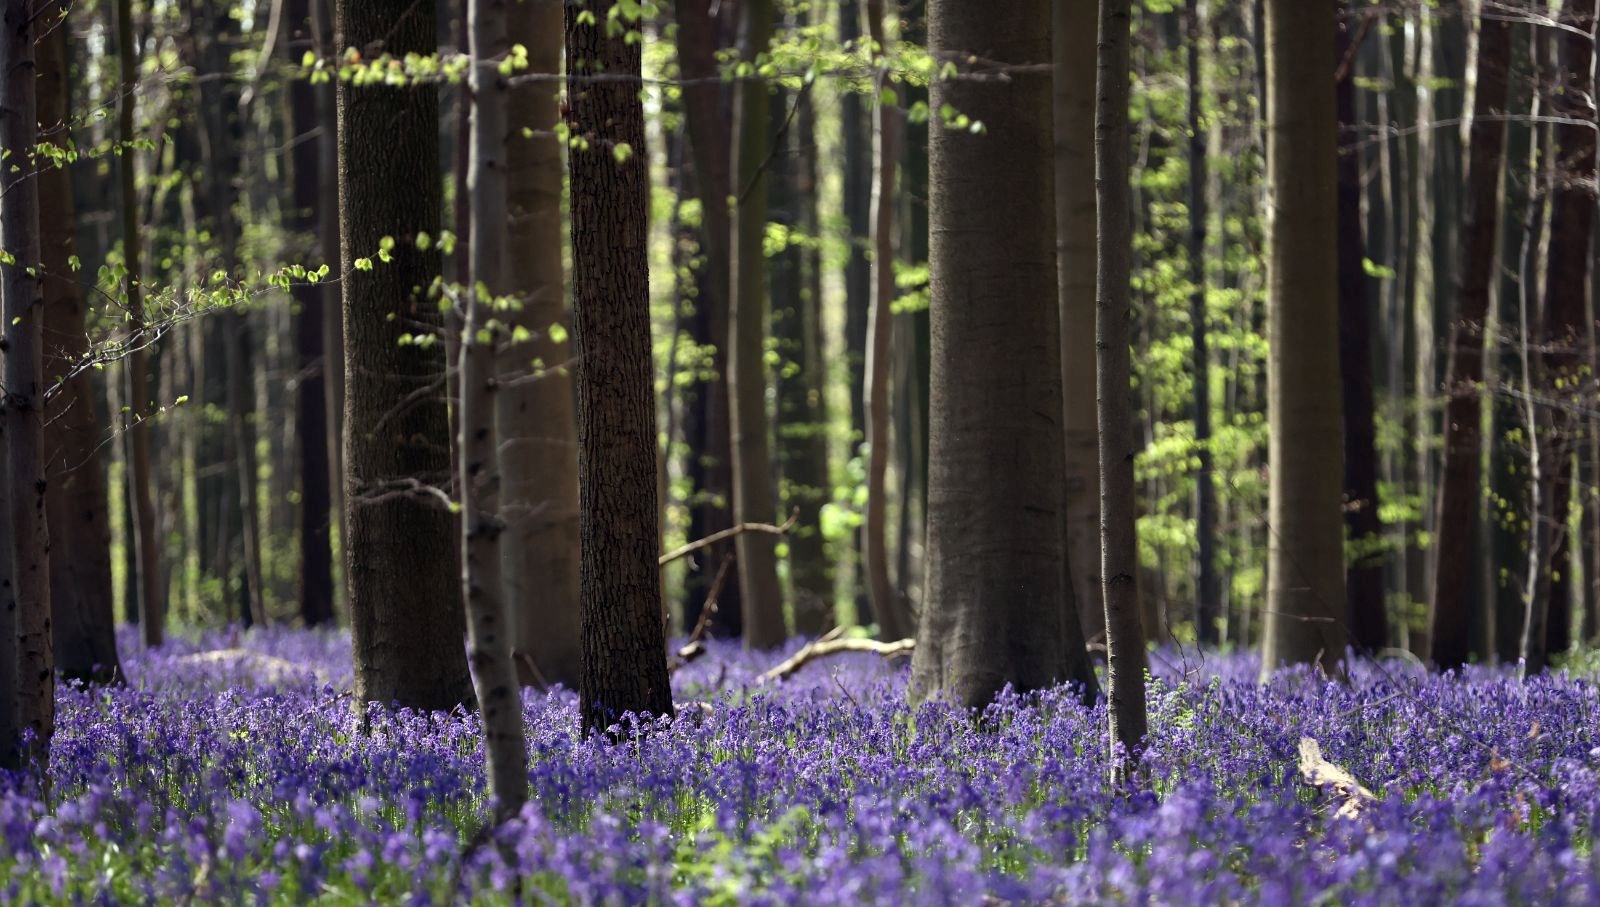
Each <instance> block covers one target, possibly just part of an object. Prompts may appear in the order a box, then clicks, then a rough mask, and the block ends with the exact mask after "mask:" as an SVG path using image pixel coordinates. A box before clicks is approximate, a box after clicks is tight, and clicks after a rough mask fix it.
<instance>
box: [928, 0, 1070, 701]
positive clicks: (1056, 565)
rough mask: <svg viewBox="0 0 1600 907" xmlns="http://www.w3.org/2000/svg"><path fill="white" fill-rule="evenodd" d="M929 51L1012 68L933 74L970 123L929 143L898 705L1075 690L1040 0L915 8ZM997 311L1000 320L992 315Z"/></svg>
mask: <svg viewBox="0 0 1600 907" xmlns="http://www.w3.org/2000/svg"><path fill="white" fill-rule="evenodd" d="M928 39H929V42H928V43H929V48H930V50H931V52H932V53H933V54H934V55H935V56H936V57H938V58H940V59H965V57H966V55H968V54H978V55H980V56H981V57H983V58H984V59H985V60H986V61H992V64H993V65H998V66H1013V67H1019V68H1018V69H1016V70H1014V71H1013V73H1012V75H1011V77H1010V78H1009V79H1006V80H999V79H992V78H982V77H981V76H978V77H975V76H973V75H971V74H967V75H964V76H957V77H955V78H951V79H941V80H937V81H935V82H934V83H933V84H932V85H931V87H930V94H931V105H930V106H931V107H932V109H934V110H940V109H942V108H943V105H945V104H949V105H950V106H952V107H954V108H955V109H956V110H959V111H961V112H962V113H964V114H967V115H968V116H970V117H972V118H973V119H976V120H979V121H981V122H982V123H983V124H984V127H985V130H986V131H985V132H984V134H982V135H974V134H972V133H970V132H968V131H965V130H955V129H944V128H937V127H936V128H934V129H932V130H930V133H931V135H930V139H929V185H930V188H931V191H930V193H929V202H930V210H929V219H930V227H929V240H930V248H929V268H930V277H931V284H930V294H931V305H932V308H931V313H930V314H931V330H930V337H931V341H932V350H931V356H932V385H931V389H930V390H931V398H930V415H929V450H928V461H929V462H928V554H927V563H928V579H927V583H928V585H927V595H926V599H925V604H924V605H923V613H922V615H921V619H920V621H919V622H918V627H917V647H916V653H915V655H914V656H913V659H912V667H911V692H912V696H913V697H914V698H916V699H924V698H927V697H929V696H934V695H943V696H946V697H948V698H950V699H951V700H953V701H955V702H959V703H962V704H963V705H967V706H973V707H981V706H982V705H984V704H985V703H987V702H989V701H990V699H992V698H993V696H994V695H995V694H996V693H997V692H999V691H1000V690H1001V689H1002V688H1003V687H1004V686H1005V685H1006V684H1007V683H1010V684H1012V685H1013V686H1014V687H1015V688H1016V689H1017V690H1019V691H1027V690H1032V689H1038V688H1040V687H1043V686H1048V685H1050V684H1053V683H1057V682H1060V681H1064V680H1072V681H1076V682H1078V683H1080V684H1082V685H1083V686H1084V687H1085V689H1086V690H1092V688H1093V673H1092V672H1091V671H1090V670H1089V662H1088V658H1087V656H1086V654H1085V652H1084V649H1083V640H1082V638H1081V634H1080V633H1079V631H1078V627H1077V625H1076V624H1075V623H1074V622H1072V621H1067V620H1063V619H1062V617H1063V615H1062V608H1061V602H1062V601H1063V596H1064V594H1065V591H1064V589H1063V586H1062V584H1063V582H1064V581H1065V571H1064V570H1063V567H1062V558H1063V556H1064V554H1063V552H1064V548H1063V545H1062V540H1061V528H1062V517H1061V494H1062V491H1061V478H1060V477H1061V470H1062V428H1061V416H1060V414H1061V412H1062V403H1061V371H1060V360H1059V356H1060V347H1059V342H1060V336H1061V335H1060V323H1059V316H1058V313H1057V296H1056V266H1055V254H1054V252H1055V250H1054V245H1053V243H1054V232H1055V231H1054V215H1055V210H1054V204H1053V198H1054V193H1053V191H1051V188H1050V187H1051V185H1052V181H1053V174H1052V161H1051V155H1050V131H1049V130H1050V126H1049V123H1050V90H1051V87H1050V76H1049V72H1048V69H1041V68H1040V66H1039V64H1048V62H1049V60H1050V8H1049V4H1048V2H1046V0H1026V2H1018V3H1011V4H1006V5H1004V6H1003V7H979V6H977V5H974V4H970V3H961V2H957V0H932V2H930V3H929V4H928ZM996 313H1003V317H996Z"/></svg>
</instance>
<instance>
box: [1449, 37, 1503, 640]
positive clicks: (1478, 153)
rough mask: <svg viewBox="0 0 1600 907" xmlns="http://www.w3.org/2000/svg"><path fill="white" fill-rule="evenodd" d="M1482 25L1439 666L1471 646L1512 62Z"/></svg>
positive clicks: (1452, 374)
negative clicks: (1489, 335)
mask: <svg viewBox="0 0 1600 907" xmlns="http://www.w3.org/2000/svg"><path fill="white" fill-rule="evenodd" d="M1478 33H1479V38H1478V87H1477V92H1476V93H1475V95H1474V99H1473V110H1472V134H1471V143H1470V155H1469V157H1468V161H1467V196H1466V203H1467V215H1466V220H1465V221H1464V223H1463V225H1462V228H1461V230H1462V234H1461V248H1462V250H1463V255H1462V256H1461V272H1460V275H1459V277H1458V287H1457V297H1456V318H1455V321H1454V323H1453V324H1452V325H1451V329H1450V361H1449V372H1448V375H1447V377H1446V379H1445V385H1446V388H1447V389H1448V391H1449V397H1448V400H1447V403H1446V409H1445V429H1444V430H1445V434H1444V439H1445V440H1444V470H1443V473H1444V480H1443V487H1442V488H1441V489H1440V491H1439V518H1438V520H1437V521H1436V523H1437V526H1438V533H1437V534H1436V535H1435V536H1434V545H1435V547H1434V559H1433V560H1434V576H1433V595H1432V599H1433V603H1434V604H1433V632H1432V634H1431V635H1432V638H1433V653H1432V657H1433V661H1434V663H1436V664H1437V665H1439V667H1441V668H1456V667H1460V666H1461V665H1463V664H1465V663H1466V662H1467V661H1468V659H1470V658H1471V657H1472V655H1473V652H1472V636H1471V629H1472V623H1473V620H1474V617H1473V614H1472V612H1471V609H1470V602H1471V600H1472V598H1473V595H1472V592H1471V589H1470V588H1469V587H1470V586H1471V584H1472V583H1473V581H1474V576H1473V574H1472V572H1471V571H1470V570H1467V569H1465V567H1466V565H1468V564H1470V563H1473V560H1474V559H1473V556H1472V552H1473V550H1474V548H1475V547H1476V542H1477V536H1478V525H1477V517H1478V500H1479V497H1480V495H1482V493H1483V489H1482V467H1481V465H1480V464H1481V463H1482V456H1483V450H1482V438H1481V432H1482V425H1483V398H1482V397H1481V396H1480V394H1481V392H1482V384H1483V380H1484V372H1483V355H1484V352H1483V351H1484V331H1485V325H1486V324H1487V323H1488V318H1489V289H1490V286H1491V285H1492V283H1491V282H1492V281H1493V279H1494V263H1495V254H1494V245H1495V230H1496V227H1497V218H1498V216H1499V212H1500V198H1499V196H1500V192H1499V189H1500V174H1501V169H1502V160H1503V157H1504V153H1505V122H1504V120H1503V119H1502V117H1503V116H1504V113H1505V109H1506V93H1507V79H1508V76H1509V72H1510V65H1511V24H1510V23H1509V22H1507V21H1506V20H1505V19H1504V18H1503V17H1500V16H1496V15H1484V16H1483V17H1482V20H1481V22H1480V25H1479V32H1478ZM1477 654H1478V655H1480V656H1483V655H1487V654H1488V653H1487V652H1479V653H1477Z"/></svg>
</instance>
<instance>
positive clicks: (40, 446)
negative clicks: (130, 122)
mask: <svg viewBox="0 0 1600 907" xmlns="http://www.w3.org/2000/svg"><path fill="white" fill-rule="evenodd" d="M38 23H39V20H38V17H36V16H35V15H34V10H32V9H31V8H30V4H27V3H9V4H7V5H6V7H5V10H4V12H3V13H0V26H3V27H4V34H3V35H0V147H4V148H7V149H11V151H12V152H13V154H14V155H16V157H13V158H12V159H10V160H8V162H7V163H6V165H5V166H4V167H0V196H3V202H0V251H3V252H4V257H3V258H0V296H3V297H4V300H5V308H4V317H5V324H4V329H3V333H4V341H5V347H4V348H5V389H6V395H5V396H6V399H5V408H4V419H5V430H4V442H5V446H6V447H7V448H8V451H9V452H8V457H7V459H8V460H9V466H10V468H9V470H8V471H7V473H6V479H5V481H6V483H7V484H8V485H9V486H10V487H9V489H8V490H7V493H6V495H5V497H6V498H7V500H6V503H7V504H9V505H10V509H9V512H8V513H7V514H6V519H7V520H8V523H7V525H8V526H9V528H10V530H11V538H10V540H9V542H10V543H9V544H8V545H7V546H6V549H5V551H4V552H0V554H3V556H5V557H7V558H9V559H11V561H12V564H13V566H12V571H13V572H12V581H13V585H12V587H11V592H10V595H9V596H8V598H9V600H8V601H4V602H0V607H4V608H6V609H8V610H9V609H11V608H15V609H16V618H15V620H16V640H17V643H16V645H17V650H18V651H17V658H16V661H15V664H16V666H17V667H16V671H17V687H18V689H17V720H18V724H19V726H20V727H21V728H24V729H27V730H31V731H32V732H33V734H34V743H33V748H32V749H31V750H30V751H29V752H28V754H27V755H28V757H29V758H30V759H31V760H32V761H33V762H34V763H35V764H37V765H39V766H41V767H42V766H46V765H48V764H49V758H50V738H51V736H52V735H53V734H54V733H55V692H56V687H55V676H56V674H55V658H54V652H53V644H52V640H51V632H50V623H51V621H50V563H49V551H50V547H49V542H48V535H47V532H48V527H47V526H46V523H45V472H44V438H43V435H44V419H43V415H44V386H43V385H44V371H43V369H44V344H43V335H42V333H41V326H42V325H41V323H42V321H43V319H44V291H43V289H42V287H41V286H40V282H41V281H40V274H39V270H38V269H39V262H40V241H39V181H38V180H36V179H34V178H33V173H32V172H31V171H32V170H33V167H31V166H29V164H28V160H29V158H28V157H27V156H26V155H25V151H26V150H27V149H31V148H33V146H34V145H35V144H36V143H37V142H38V141H39V114H38V107H37V102H36V97H37V95H36V93H35V92H36V91H37V86H36V83H37V81H38V68H37V66H36V64H35V59H34V40H35V36H36V34H37V33H38V30H39V24H38ZM6 723H9V722H6Z"/></svg>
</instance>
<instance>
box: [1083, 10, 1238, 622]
mask: <svg viewBox="0 0 1600 907" xmlns="http://www.w3.org/2000/svg"><path fill="white" fill-rule="evenodd" d="M1185 9H1186V15H1187V19H1188V29H1189V34H1188V41H1189V44H1188V49H1187V51H1186V56H1187V57H1188V65H1189V281H1190V283H1191V284H1192V288H1191V290H1190V296H1189V333H1190V337H1191V338H1192V340H1193V343H1194V352H1193V353H1192V355H1193V357H1194V379H1193V380H1194V443H1195V447H1196V453H1197V457H1198V460H1199V468H1197V469H1196V470H1195V476H1194V481H1195V510H1194V514H1195V520H1194V524H1195V530H1194V531H1195V542H1196V552H1195V556H1196V558H1197V559H1198V560H1199V564H1198V565H1196V567H1197V575H1196V582H1195V630H1196V635H1197V636H1198V638H1199V640H1200V642H1201V644H1203V645H1216V644H1217V643H1218V642H1219V637H1218V633H1219V632H1220V631H1221V630H1220V627H1219V626H1218V624H1219V622H1220V619H1221V617H1222V590H1221V583H1220V581H1219V579H1218V577H1217V484H1216V478H1215V477H1214V475H1213V473H1212V465H1211V363H1210V353H1209V350H1208V347H1207V334H1208V329H1207V324H1206V321H1207V315H1206V258H1205V256H1206V216H1207V211H1206V133H1205V128H1204V126H1203V125H1202V114H1201V102H1202V98H1203V94H1202V89H1203V86H1202V85H1201V82H1200V47H1201V41H1200V36H1201V35H1202V34H1203V31H1202V29H1201V24H1200V3H1199V0H1188V5H1187V6H1186V8H1185ZM1057 191H1058V193H1059V190H1057Z"/></svg>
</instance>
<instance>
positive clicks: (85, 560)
mask: <svg viewBox="0 0 1600 907" xmlns="http://www.w3.org/2000/svg"><path fill="white" fill-rule="evenodd" d="M58 9H59V10H60V15H65V8H64V7H58ZM41 19H42V20H43V21H45V22H46V27H47V33H46V34H44V35H43V36H42V40H40V41H39V42H38V66H39V82H38V108H39V123H40V124H41V129H42V130H43V131H44V132H45V133H46V136H47V137H46V138H45V139H44V140H45V141H49V142H51V143H53V144H55V145H56V146H57V147H60V148H63V149H64V148H67V147H69V138H70V135H71V132H70V127H71V105H70V102H69V94H70V91H69V88H68V85H69V84H70V83H69V81H68V79H69V76H68V73H67V32H68V31H69V29H68V28H67V26H66V25H65V24H61V25H59V26H58V25H56V23H55V20H56V15H55V14H47V15H44V16H42V17H41ZM38 181H39V210H40V211H41V212H45V211H48V212H50V216H48V217H41V218H40V224H39V227H40V242H41V250H40V255H41V264H43V265H44V280H43V284H42V292H43V294H44V333H45V335H46V336H48V337H49V338H50V341H49V343H47V344H45V346H44V356H45V359H44V376H45V387H47V388H56V390H55V393H54V396H53V397H52V398H51V400H50V402H49V404H48V405H47V406H46V408H45V421H44V450H45V456H46V461H45V480H46V483H47V484H46V492H45V507H46V522H47V523H48V524H49V531H50V550H51V551H53V552H55V553H56V555H57V556H56V557H52V558H50V612H51V623H52V630H53V631H54V637H55V638H54V648H55V663H56V670H58V671H60V672H61V673H62V674H63V675H65V676H66V677H67V678H68V679H72V680H83V681H91V682H110V681H117V680H120V679H121V677H122V663H121V661H120V660H119V659H118V657H117V639H116V617H115V615H114V614H113V613H112V601H113V599H114V597H115V596H114V595H113V591H112V587H111V527H110V523H109V521H108V514H107V506H108V501H107V497H106V476H105V469H104V463H103V457H102V454H101V448H102V446H103V442H104V439H105V436H106V426H105V425H104V424H103V423H102V422H101V420H100V415H99V405H98V404H97V403H96V401H95V392H94V386H93V382H92V381H91V379H90V373H89V372H87V371H80V372H77V373H76V374H74V373H73V370H74V369H75V368H77V367H79V366H80V365H81V364H82V362H83V359H84V357H85V356H86V355H87V354H88V352H89V328H88V316H89V310H88V306H87V305H85V303H84V300H83V294H82V292H81V291H80V290H79V286H78V277H77V275H75V274H73V271H72V259H73V258H74V254H73V253H74V249H75V242H74V238H73V232H74V230H75V229H76V226H77V225H76V206H75V204H74V200H73V193H72V175H71V170H70V169H69V168H67V167H50V166H46V167H44V168H42V169H41V170H40V171H39V174H38Z"/></svg>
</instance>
